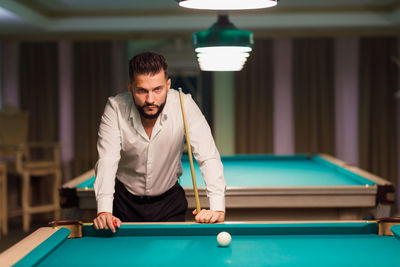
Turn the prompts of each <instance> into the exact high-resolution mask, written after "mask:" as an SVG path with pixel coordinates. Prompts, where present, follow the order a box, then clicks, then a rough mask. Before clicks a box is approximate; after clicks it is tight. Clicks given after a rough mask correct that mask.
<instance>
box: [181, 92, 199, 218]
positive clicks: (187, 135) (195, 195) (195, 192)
mask: <svg viewBox="0 0 400 267" xmlns="http://www.w3.org/2000/svg"><path fill="white" fill-rule="evenodd" d="M178 91H179V99H180V102H181V110H182V118H183V126H184V128H185V136H186V144H187V147H188V155H189V163H190V172H191V173H192V183H193V191H194V199H195V201H196V210H197V214H199V213H200V199H199V192H198V190H197V184H196V176H195V175H194V167H193V158H192V148H191V147H190V139H189V131H188V127H187V123H186V116H185V107H184V105H183V97H182V88H178Z"/></svg>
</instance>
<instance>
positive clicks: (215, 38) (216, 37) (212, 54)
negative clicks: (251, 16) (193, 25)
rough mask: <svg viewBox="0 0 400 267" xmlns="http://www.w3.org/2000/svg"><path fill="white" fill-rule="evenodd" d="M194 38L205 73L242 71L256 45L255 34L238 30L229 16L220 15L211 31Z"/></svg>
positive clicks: (194, 35)
mask: <svg viewBox="0 0 400 267" xmlns="http://www.w3.org/2000/svg"><path fill="white" fill-rule="evenodd" d="M192 37H193V45H194V48H195V52H196V54H197V58H198V61H199V65H200V69H201V70H204V71H239V70H241V69H242V67H243V65H244V63H245V62H246V60H247V58H248V56H249V53H250V52H251V50H252V46H253V44H254V35H253V33H252V32H250V31H242V30H239V29H237V28H236V27H235V26H234V25H233V24H232V23H231V22H230V21H229V19H228V16H227V15H219V16H218V21H217V22H216V23H215V24H214V25H213V26H211V28H210V29H208V30H205V31H200V32H196V33H194V34H193V36H192Z"/></svg>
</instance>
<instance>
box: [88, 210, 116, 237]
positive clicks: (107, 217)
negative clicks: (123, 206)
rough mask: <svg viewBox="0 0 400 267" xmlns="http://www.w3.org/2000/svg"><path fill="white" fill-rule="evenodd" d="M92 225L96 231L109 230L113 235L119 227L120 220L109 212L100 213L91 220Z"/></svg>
mask: <svg viewBox="0 0 400 267" xmlns="http://www.w3.org/2000/svg"><path fill="white" fill-rule="evenodd" d="M93 225H94V228H96V229H111V231H112V232H113V233H115V228H116V227H117V228H119V227H120V226H121V220H120V219H118V218H117V217H115V216H113V215H112V214H111V213H110V212H100V213H99V214H98V215H97V217H96V218H95V219H94V220H93Z"/></svg>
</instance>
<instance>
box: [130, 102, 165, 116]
mask: <svg viewBox="0 0 400 267" xmlns="http://www.w3.org/2000/svg"><path fill="white" fill-rule="evenodd" d="M165 102H167V100H165V101H164V103H162V104H161V105H160V106H158V105H152V104H146V105H143V106H139V105H137V104H136V103H135V105H136V108H137V110H138V111H139V113H140V115H141V116H143V118H145V119H150V120H151V119H155V118H157V117H158V115H160V113H161V112H162V111H163V109H164V106H165ZM146 107H153V108H154V107H155V108H157V112H156V113H154V114H152V115H149V114H147V113H146V112H145V111H144V109H145V108H146Z"/></svg>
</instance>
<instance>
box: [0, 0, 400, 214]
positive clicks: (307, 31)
mask: <svg viewBox="0 0 400 267" xmlns="http://www.w3.org/2000/svg"><path fill="white" fill-rule="evenodd" d="M229 17H230V20H231V21H232V23H234V24H235V26H236V27H238V28H239V29H241V30H249V31H252V32H253V33H254V36H255V44H254V46H253V51H252V52H251V53H250V57H249V58H248V60H247V62H246V64H245V66H244V68H243V69H242V70H241V71H239V72H203V71H201V70H200V68H199V66H198V63H197V59H196V54H195V52H194V48H193V44H192V34H193V33H194V32H197V31H201V30H206V29H208V28H209V27H210V26H211V25H212V24H213V23H215V22H216V20H217V12H216V11H205V10H191V9H184V8H181V7H179V6H178V3H177V2H176V1H174V0H152V1H145V0H114V1H106V0H84V1H82V0H1V1H0V68H1V70H0V109H1V108H5V107H8V106H12V107H16V108H18V109H20V110H23V111H25V112H27V113H28V114H29V127H28V134H27V138H28V140H29V141H30V142H58V143H59V144H60V155H61V156H60V161H61V171H62V175H61V177H62V178H61V179H62V183H64V182H67V181H69V180H70V179H72V178H74V177H76V176H78V175H80V174H81V173H83V172H85V171H87V170H89V169H91V168H93V166H94V164H95V162H96V160H97V152H96V142H97V129H98V125H99V121H100V116H101V114H102V112H103V110H104V106H105V103H106V100H107V97H108V96H111V95H115V94H117V93H119V92H123V91H125V90H127V86H126V84H127V81H128V61H129V59H130V58H131V57H132V56H134V55H135V54H137V53H140V52H144V51H155V52H159V53H162V54H163V55H164V56H165V57H166V58H167V61H168V63H169V74H170V77H171V79H172V86H173V87H174V88H177V87H182V88H184V90H185V91H186V92H189V93H191V94H192V95H193V97H194V99H195V100H196V102H197V103H198V105H199V106H200V108H201V109H202V111H203V113H204V115H205V116H206V118H207V120H208V121H209V123H210V126H211V128H212V131H213V134H214V136H215V140H216V143H217V146H218V148H219V150H220V153H221V154H222V155H234V154H295V153H327V154H330V155H332V156H335V157H337V158H339V159H341V160H343V161H346V162H347V163H349V164H351V165H356V166H359V167H361V168H362V169H364V170H367V171H369V172H372V173H374V174H375V175H377V176H380V177H382V178H384V179H386V180H389V181H391V182H392V183H393V184H395V187H396V188H397V191H399V189H400V187H399V181H400V178H399V177H400V159H399V154H400V116H399V115H400V83H399V73H400V61H399V55H400V39H399V38H400V34H399V32H400V31H399V30H400V1H398V0H350V1H349V0H329V1H327V0H318V1H315V0H314V1H313V0H281V1H279V3H278V6H276V7H274V8H267V9H261V10H246V11H230V12H229ZM20 183H21V182H20V181H19V180H18V179H10V178H9V180H8V207H9V210H12V209H13V208H14V207H17V206H18V205H20V200H19V198H20V194H21V189H20ZM32 186H33V187H34V189H33V190H34V192H36V193H37V194H41V193H40V192H42V191H43V190H46V188H47V187H49V185H48V184H47V183H46V182H44V184H41V182H34V183H33V185H32ZM35 188H36V189H35ZM42 198H46V197H42ZM397 199H399V197H397ZM399 204H400V202H399V200H397V207H399V206H400V205H399Z"/></svg>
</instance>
